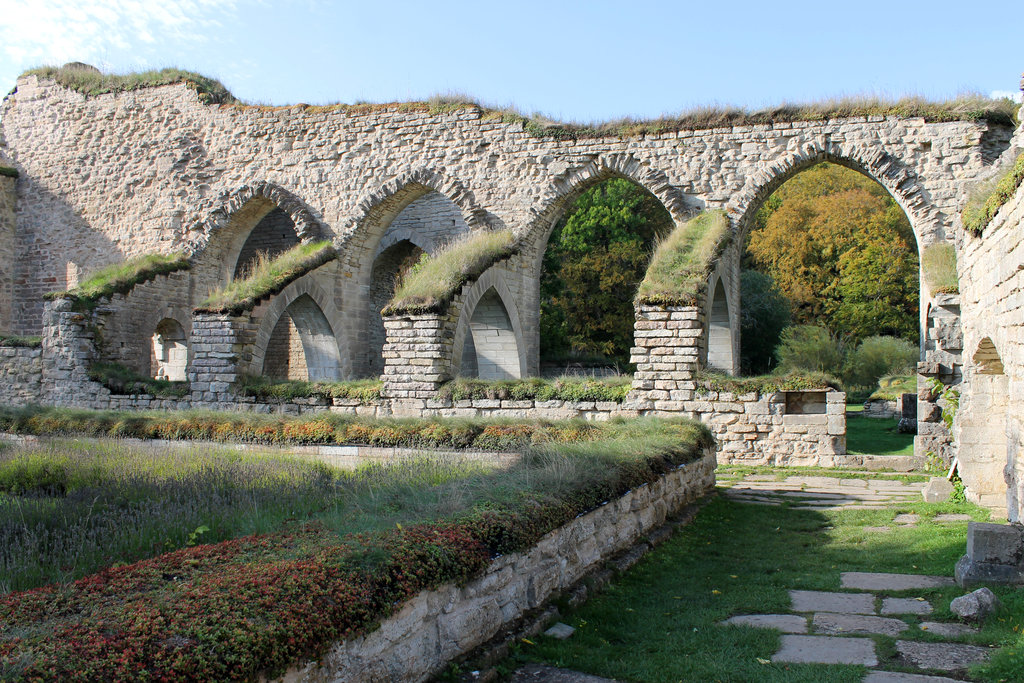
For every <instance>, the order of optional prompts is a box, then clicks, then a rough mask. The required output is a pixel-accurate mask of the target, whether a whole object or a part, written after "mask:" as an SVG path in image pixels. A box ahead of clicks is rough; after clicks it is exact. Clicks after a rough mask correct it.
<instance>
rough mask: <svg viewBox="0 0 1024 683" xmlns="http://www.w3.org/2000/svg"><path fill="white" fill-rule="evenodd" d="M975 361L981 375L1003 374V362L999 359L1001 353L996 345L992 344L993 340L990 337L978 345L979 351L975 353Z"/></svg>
mask: <svg viewBox="0 0 1024 683" xmlns="http://www.w3.org/2000/svg"><path fill="white" fill-rule="evenodd" d="M973 360H974V364H975V366H977V368H978V373H979V374H982V375H1002V374H1003V361H1002V359H1001V358H1000V357H999V352H998V351H996V345H995V344H993V343H992V339H990V338H989V337H985V338H984V339H982V340H981V343H980V344H978V350H977V351H976V352H975V353H974V358H973Z"/></svg>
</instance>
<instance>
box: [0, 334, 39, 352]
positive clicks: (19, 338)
mask: <svg viewBox="0 0 1024 683" xmlns="http://www.w3.org/2000/svg"><path fill="white" fill-rule="evenodd" d="M42 345H43V338H42V337H37V336H32V335H17V334H11V335H0V346H7V347H21V348H26V349H38V348H39V347H41V346H42Z"/></svg>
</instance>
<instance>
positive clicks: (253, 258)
mask: <svg viewBox="0 0 1024 683" xmlns="http://www.w3.org/2000/svg"><path fill="white" fill-rule="evenodd" d="M298 243H299V234H298V232H297V231H296V230H295V221H294V220H292V217H291V216H289V215H288V214H287V213H285V212H284V211H283V210H282V209H281V208H280V207H274V208H273V209H271V210H270V211H269V212H268V213H267V215H265V216H264V217H263V218H261V219H260V221H259V222H258V223H257V224H256V225H255V227H253V229H252V231H251V232H250V233H249V236H248V237H247V238H246V240H245V243H244V244H243V245H242V248H241V251H239V252H238V258H237V260H236V261H235V267H234V275H233V277H234V278H236V279H237V278H239V277H243V276H245V275H246V274H247V273H248V272H249V271H250V270H251V269H252V267H253V265H254V264H255V263H256V262H257V261H258V260H259V258H260V257H261V255H262V257H264V258H273V257H275V256H277V255H278V254H281V253H283V252H285V251H288V250H289V249H291V248H292V247H294V246H295V245H296V244H298Z"/></svg>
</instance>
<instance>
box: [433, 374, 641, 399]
mask: <svg viewBox="0 0 1024 683" xmlns="http://www.w3.org/2000/svg"><path fill="white" fill-rule="evenodd" d="M632 384H633V378H632V377H631V376H628V375H619V376H615V377H606V378H600V379H595V378H590V377H558V378H556V379H543V378H540V377H530V378H526V379H505V380H482V379H469V378H466V377H460V378H458V379H455V380H452V381H451V382H448V383H447V384H445V385H444V386H442V387H441V388H440V389H439V390H438V392H437V397H438V398H439V399H441V400H450V401H468V400H473V399H490V400H503V401H602V402H608V403H622V402H623V401H624V400H626V394H628V393H629V390H630V389H631V388H632Z"/></svg>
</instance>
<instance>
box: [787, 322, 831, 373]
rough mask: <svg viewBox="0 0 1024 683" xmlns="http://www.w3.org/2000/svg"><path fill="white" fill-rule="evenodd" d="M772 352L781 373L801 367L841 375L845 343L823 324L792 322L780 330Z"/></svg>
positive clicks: (804, 369) (805, 369)
mask: <svg viewBox="0 0 1024 683" xmlns="http://www.w3.org/2000/svg"><path fill="white" fill-rule="evenodd" d="M775 355H776V356H777V357H778V359H779V369H780V370H781V371H783V372H788V371H793V370H802V371H810V372H824V373H828V374H831V375H841V374H842V370H843V366H844V361H845V360H846V345H845V344H844V343H843V342H842V340H840V339H838V338H837V337H836V336H834V335H833V334H832V333H831V332H829V331H828V330H827V329H825V328H824V327H820V326H818V325H794V326H793V327H788V328H786V329H785V330H783V332H782V336H781V342H780V343H779V346H778V348H777V349H776V350H775Z"/></svg>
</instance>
